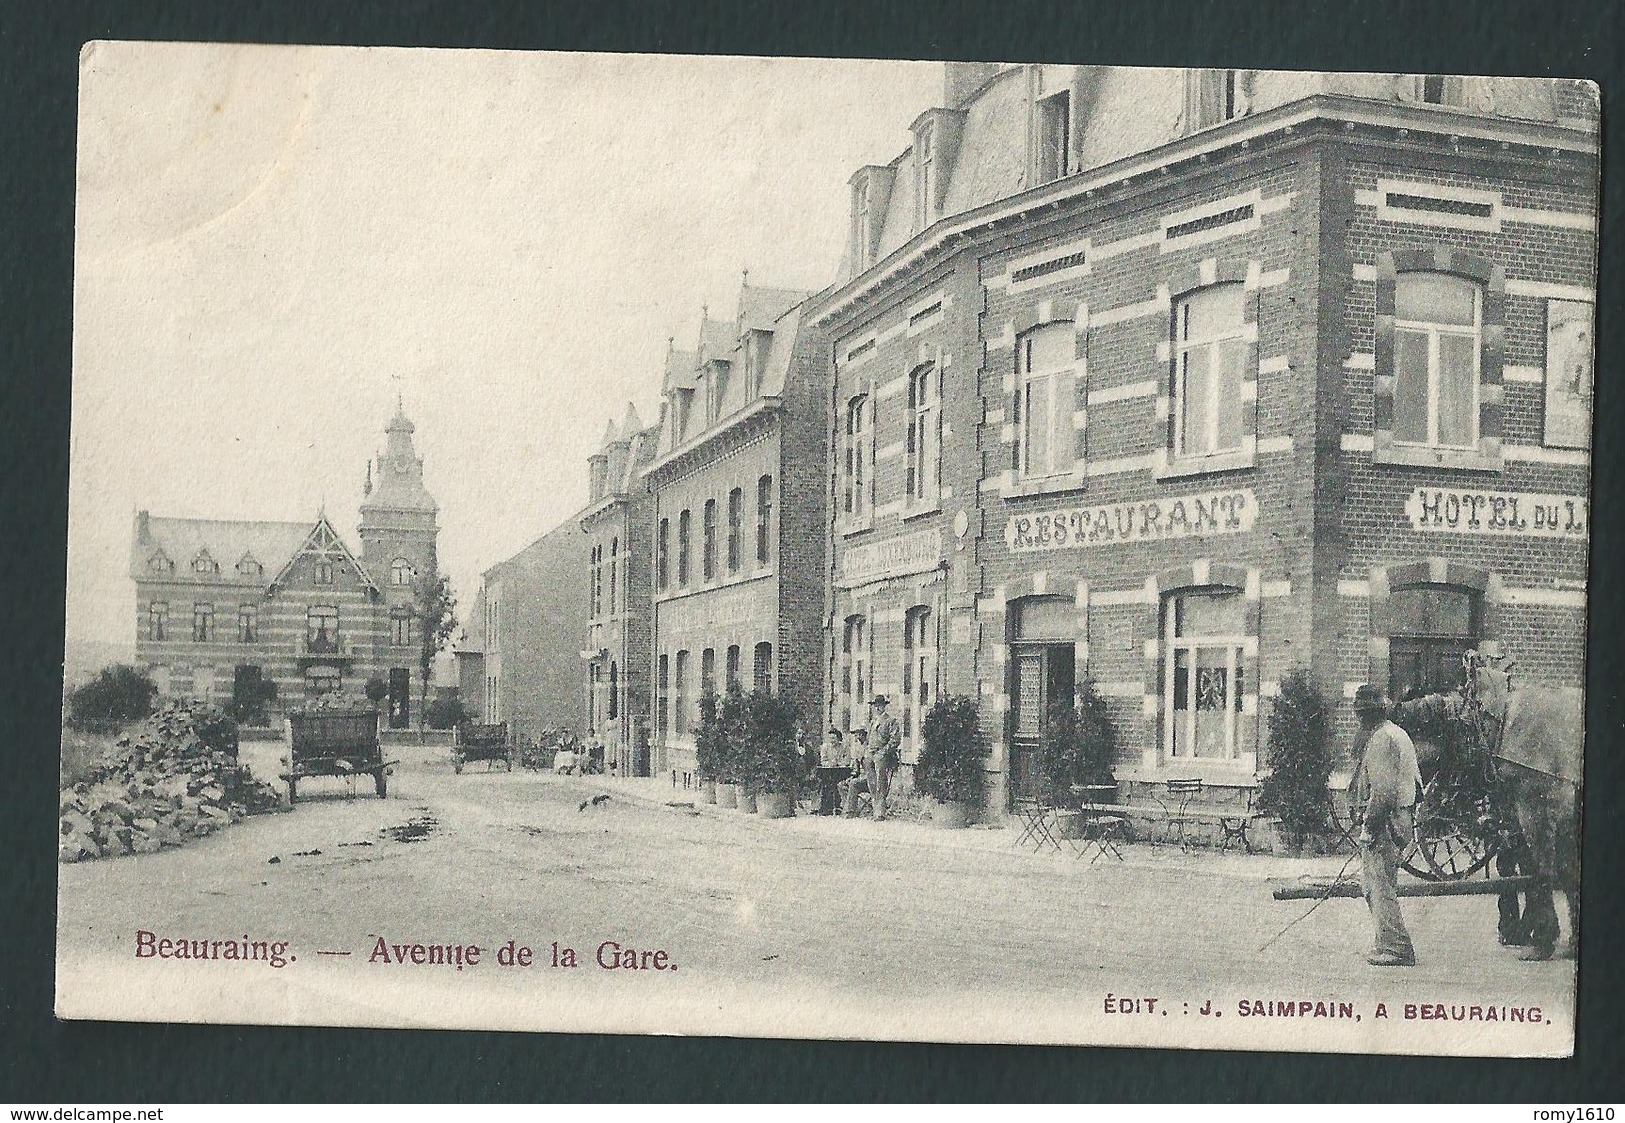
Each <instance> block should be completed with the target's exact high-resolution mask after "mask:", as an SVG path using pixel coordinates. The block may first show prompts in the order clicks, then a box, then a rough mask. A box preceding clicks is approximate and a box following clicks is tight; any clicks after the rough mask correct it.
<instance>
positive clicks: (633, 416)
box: [621, 402, 643, 440]
mask: <svg viewBox="0 0 1625 1123" xmlns="http://www.w3.org/2000/svg"><path fill="white" fill-rule="evenodd" d="M641 432H643V419H642V418H640V417H639V416H638V407H637V406H635V405H633V404H632V403H631V402H627V403H626V417H625V419H624V420H622V422H621V435H622V436H623V437H625V438H626V439H628V440H630V439H631V438H633V437H635V436H637V435H638V434H639V433H641Z"/></svg>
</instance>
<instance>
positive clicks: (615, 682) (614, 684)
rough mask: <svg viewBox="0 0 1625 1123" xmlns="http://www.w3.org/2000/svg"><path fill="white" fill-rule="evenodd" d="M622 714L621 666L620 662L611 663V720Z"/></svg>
mask: <svg viewBox="0 0 1625 1123" xmlns="http://www.w3.org/2000/svg"><path fill="white" fill-rule="evenodd" d="M620 716H621V668H620V666H619V665H618V664H615V663H611V664H610V665H609V720H610V721H614V720H616V719H617V718H619V717H620Z"/></svg>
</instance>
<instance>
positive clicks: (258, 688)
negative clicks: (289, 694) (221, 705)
mask: <svg viewBox="0 0 1625 1123" xmlns="http://www.w3.org/2000/svg"><path fill="white" fill-rule="evenodd" d="M275 701H276V681H275V680H274V679H268V678H259V679H245V678H239V679H237V680H236V681H235V682H233V683H232V684H231V701H230V702H228V703H226V713H228V714H230V715H231V716H232V717H233V718H235V719H236V720H237V722H238V723H239V724H241V725H265V724H267V723H268V722H269V721H270V716H269V714H268V712H267V711H268V710H269V708H270V706H271V704H272V703H273V702H275Z"/></svg>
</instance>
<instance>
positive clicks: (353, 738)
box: [282, 710, 397, 804]
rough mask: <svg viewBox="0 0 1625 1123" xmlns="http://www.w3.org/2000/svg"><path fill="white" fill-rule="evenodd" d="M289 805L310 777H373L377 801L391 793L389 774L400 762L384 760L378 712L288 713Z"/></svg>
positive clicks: (353, 778) (349, 778)
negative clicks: (379, 739) (302, 783)
mask: <svg viewBox="0 0 1625 1123" xmlns="http://www.w3.org/2000/svg"><path fill="white" fill-rule="evenodd" d="M287 730H288V770H287V771H286V772H284V773H282V778H283V779H284V780H286V781H287V782H288V803H289V804H292V803H293V802H294V801H295V800H296V799H297V797H298V786H299V781H300V780H303V779H305V778H306V777H310V776H340V777H343V778H345V779H347V780H350V781H351V782H352V783H353V782H354V781H355V778H356V777H357V776H371V777H372V780H373V786H374V787H375V788H376V789H377V791H378V798H379V799H384V798H386V796H387V795H388V792H389V779H388V774H389V770H390V768H392V767H393V766H394V765H395V764H396V763H397V762H396V761H393V760H385V759H384V754H383V750H382V749H381V748H380V746H379V743H378V713H377V711H375V710H322V711H317V712H314V713H304V714H297V713H296V714H289V715H288V718H287Z"/></svg>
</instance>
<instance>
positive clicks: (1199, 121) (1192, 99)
mask: <svg viewBox="0 0 1625 1123" xmlns="http://www.w3.org/2000/svg"><path fill="white" fill-rule="evenodd" d="M1250 78H1251V75H1250V74H1249V73H1247V72H1244V71H1240V70H1210V69H1206V68H1198V69H1193V70H1188V71H1186V72H1185V121H1186V131H1187V132H1194V131H1195V130H1197V129H1205V128H1208V127H1209V126H1211V125H1217V124H1221V123H1222V122H1225V121H1229V120H1231V119H1232V118H1235V117H1240V116H1242V115H1243V114H1245V113H1246V112H1247V109H1248V105H1249V102H1250V101H1251V98H1250V97H1249V93H1250V91H1249V89H1248V87H1249V86H1250V85H1251V82H1250Z"/></svg>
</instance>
